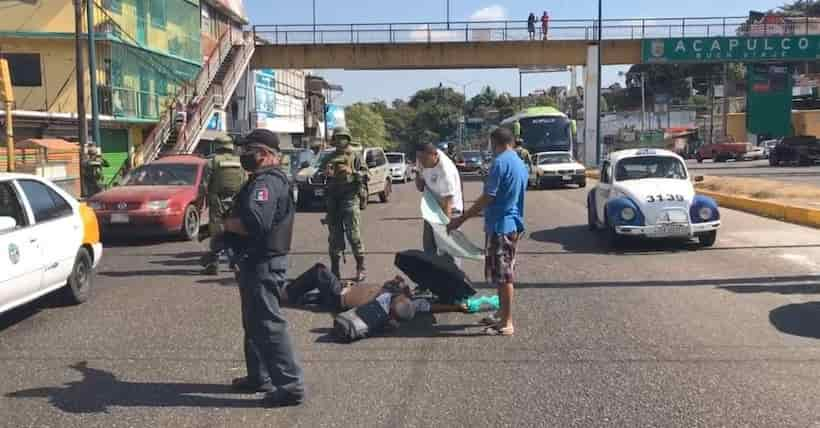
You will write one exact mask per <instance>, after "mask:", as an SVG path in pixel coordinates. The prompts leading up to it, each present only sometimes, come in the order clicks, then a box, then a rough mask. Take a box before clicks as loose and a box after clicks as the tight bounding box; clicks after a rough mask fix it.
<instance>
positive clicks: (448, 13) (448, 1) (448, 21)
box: [447, 0, 450, 30]
mask: <svg viewBox="0 0 820 428" xmlns="http://www.w3.org/2000/svg"><path fill="white" fill-rule="evenodd" d="M447 29H448V30H449V29H450V0H447Z"/></svg>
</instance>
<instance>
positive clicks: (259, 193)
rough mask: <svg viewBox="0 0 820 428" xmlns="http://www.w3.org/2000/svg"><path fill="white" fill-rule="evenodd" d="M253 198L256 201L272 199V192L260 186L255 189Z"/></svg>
mask: <svg viewBox="0 0 820 428" xmlns="http://www.w3.org/2000/svg"><path fill="white" fill-rule="evenodd" d="M253 193H254V195H253V200H254V201H256V202H267V201H268V199H270V193H269V192H268V189H267V188H265V187H260V188H258V189H256V190H254V192H253Z"/></svg>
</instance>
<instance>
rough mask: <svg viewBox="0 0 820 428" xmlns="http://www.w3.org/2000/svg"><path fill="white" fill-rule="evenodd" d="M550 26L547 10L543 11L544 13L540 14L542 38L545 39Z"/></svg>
mask: <svg viewBox="0 0 820 428" xmlns="http://www.w3.org/2000/svg"><path fill="white" fill-rule="evenodd" d="M549 27H550V16H549V14H548V13H547V11H546V10H545V11H544V14H543V15H541V35H542V36H543V38H544V40H547V33H548V32H549Z"/></svg>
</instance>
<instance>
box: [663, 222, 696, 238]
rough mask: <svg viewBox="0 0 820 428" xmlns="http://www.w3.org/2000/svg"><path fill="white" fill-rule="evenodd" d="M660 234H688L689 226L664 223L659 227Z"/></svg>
mask: <svg viewBox="0 0 820 428" xmlns="http://www.w3.org/2000/svg"><path fill="white" fill-rule="evenodd" d="M658 234H659V235H664V236H683V235H688V234H689V227H688V226H686V225H682V224H664V225H661V226H659V227H658Z"/></svg>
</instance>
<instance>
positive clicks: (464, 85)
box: [447, 80, 478, 148]
mask: <svg viewBox="0 0 820 428" xmlns="http://www.w3.org/2000/svg"><path fill="white" fill-rule="evenodd" d="M447 83H449V84H451V85H456V86H461V94H462V95H464V105H463V106H462V108H461V115H462V117H463V121H462V122H463V123H462V125H461V147H462V148H463V147H464V143H465V138H464V134H466V131H467V87H468V86H470V85H472V84H475V83H478V80H471V81H469V82H467V83H461V82H454V81H452V80H447Z"/></svg>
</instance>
